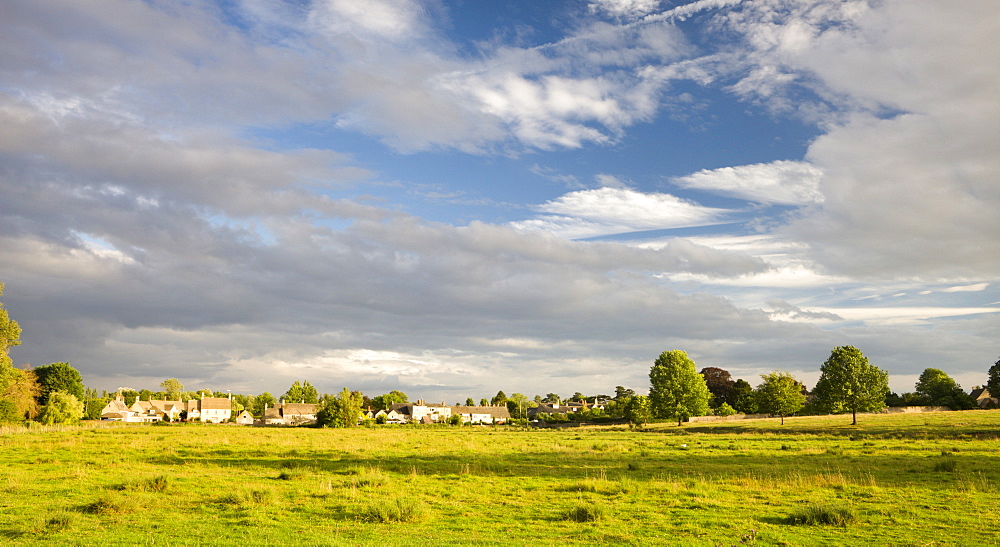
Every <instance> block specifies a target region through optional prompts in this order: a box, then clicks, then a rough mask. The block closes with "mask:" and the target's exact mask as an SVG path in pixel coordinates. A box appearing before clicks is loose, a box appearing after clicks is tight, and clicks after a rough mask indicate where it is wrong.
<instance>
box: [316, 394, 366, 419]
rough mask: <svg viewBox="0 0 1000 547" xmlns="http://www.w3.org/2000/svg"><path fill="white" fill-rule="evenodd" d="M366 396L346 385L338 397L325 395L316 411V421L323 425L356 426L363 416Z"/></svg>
mask: <svg viewBox="0 0 1000 547" xmlns="http://www.w3.org/2000/svg"><path fill="white" fill-rule="evenodd" d="M363 401H364V396H363V395H361V392H360V391H351V390H350V389H347V388H346V387H345V388H344V389H343V390H341V392H340V393H338V394H337V395H336V397H330V396H328V395H327V396H324V397H323V398H322V400H320V402H319V410H318V411H317V412H316V423H318V424H319V425H321V426H323V427H355V426H357V425H358V418H359V417H361V405H362V403H363Z"/></svg>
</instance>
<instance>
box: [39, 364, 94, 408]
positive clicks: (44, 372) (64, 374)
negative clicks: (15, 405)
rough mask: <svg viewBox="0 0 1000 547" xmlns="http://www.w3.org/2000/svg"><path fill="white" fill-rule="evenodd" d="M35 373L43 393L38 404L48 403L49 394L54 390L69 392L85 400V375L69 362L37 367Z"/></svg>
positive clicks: (40, 394)
mask: <svg viewBox="0 0 1000 547" xmlns="http://www.w3.org/2000/svg"><path fill="white" fill-rule="evenodd" d="M34 373H35V377H36V378H37V379H38V385H39V387H40V388H41V393H39V396H38V404H40V405H44V404H46V403H48V402H49V394H50V393H52V392H53V391H62V392H64V393H69V394H71V395H73V396H74V397H76V398H77V399H78V400H80V401H82V400H83V391H84V387H83V377H82V376H80V373H79V371H77V370H76V369H75V368H73V367H72V366H70V364H69V363H52V364H51V365H44V366H41V367H36V368H35V370H34Z"/></svg>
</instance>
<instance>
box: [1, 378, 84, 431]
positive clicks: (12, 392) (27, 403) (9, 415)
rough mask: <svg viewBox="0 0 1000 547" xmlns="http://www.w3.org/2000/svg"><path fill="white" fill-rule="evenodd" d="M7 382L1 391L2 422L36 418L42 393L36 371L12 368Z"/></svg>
mask: <svg viewBox="0 0 1000 547" xmlns="http://www.w3.org/2000/svg"><path fill="white" fill-rule="evenodd" d="M5 384H6V385H5V386H4V387H3V391H0V423H18V422H23V421H24V420H32V419H34V418H35V416H37V415H38V396H39V395H40V394H41V393H42V388H41V387H40V386H39V385H38V382H37V381H36V380H35V372H34V371H32V370H24V369H19V368H11V370H10V372H9V373H8V374H7V378H6V380H5ZM102 408H103V407H102Z"/></svg>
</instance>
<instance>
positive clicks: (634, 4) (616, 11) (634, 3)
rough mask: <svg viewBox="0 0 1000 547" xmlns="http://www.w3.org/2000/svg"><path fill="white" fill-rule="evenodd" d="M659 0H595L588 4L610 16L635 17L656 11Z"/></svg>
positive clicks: (589, 6)
mask: <svg viewBox="0 0 1000 547" xmlns="http://www.w3.org/2000/svg"><path fill="white" fill-rule="evenodd" d="M659 6H660V0H597V1H594V2H591V3H590V4H588V8H590V10H591V11H596V12H603V13H606V14H608V15H610V16H612V17H627V18H636V17H641V16H643V15H647V14H649V13H652V12H653V11H656V9H657V8H659Z"/></svg>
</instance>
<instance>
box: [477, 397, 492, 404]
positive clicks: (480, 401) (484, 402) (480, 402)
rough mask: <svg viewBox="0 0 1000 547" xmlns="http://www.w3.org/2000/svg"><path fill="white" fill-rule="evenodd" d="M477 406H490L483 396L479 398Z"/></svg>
mask: <svg viewBox="0 0 1000 547" xmlns="http://www.w3.org/2000/svg"><path fill="white" fill-rule="evenodd" d="M479 406H490V402H489V401H488V400H487V399H486V397H483V398H482V399H479Z"/></svg>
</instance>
